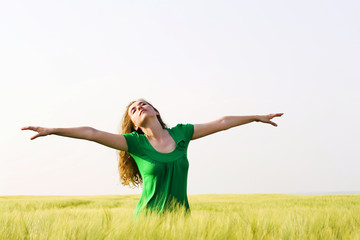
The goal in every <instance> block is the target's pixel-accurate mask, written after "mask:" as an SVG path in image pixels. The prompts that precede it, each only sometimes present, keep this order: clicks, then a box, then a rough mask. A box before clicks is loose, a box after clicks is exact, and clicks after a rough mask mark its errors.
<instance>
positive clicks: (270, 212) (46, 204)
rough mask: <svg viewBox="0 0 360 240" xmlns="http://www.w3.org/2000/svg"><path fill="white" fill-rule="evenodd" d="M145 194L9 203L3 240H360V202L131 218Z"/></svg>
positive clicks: (258, 197)
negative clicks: (188, 215)
mask: <svg viewBox="0 0 360 240" xmlns="http://www.w3.org/2000/svg"><path fill="white" fill-rule="evenodd" d="M138 199H139V195H116V196H115V195H114V196H112V195H111V196H3V197H0V239H6V240H8V239H61V240H63V239H96V240H98V239H187V240H188V239H326V240H328V239H351V240H352V239H360V195H322V196H307V195H283V194H243V195H228V194H226V195H193V196H189V202H190V207H191V216H190V217H184V216H183V214H182V213H181V211H178V212H175V213H167V214H164V215H160V216H159V215H156V214H151V215H149V216H141V217H139V218H138V219H137V220H134V219H133V212H134V209H135V206H136V203H137V201H138Z"/></svg>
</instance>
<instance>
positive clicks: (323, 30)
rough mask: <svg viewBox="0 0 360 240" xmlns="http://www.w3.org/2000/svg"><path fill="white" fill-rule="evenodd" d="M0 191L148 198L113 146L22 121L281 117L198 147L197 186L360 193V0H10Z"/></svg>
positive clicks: (192, 174) (0, 6) (193, 188)
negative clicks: (136, 115) (129, 113)
mask: <svg viewBox="0 0 360 240" xmlns="http://www.w3.org/2000/svg"><path fill="white" fill-rule="evenodd" d="M0 31H1V38H0V79H1V88H0V109H1V114H0V131H1V134H2V136H1V138H0V149H1V150H0V195H105V194H139V193H141V189H131V188H129V187H125V186H122V185H121V184H120V180H119V173H118V171H117V164H118V158H117V151H116V150H115V149H111V148H108V147H105V146H102V145H100V144H97V143H94V142H90V141H86V140H79V139H72V138H67V137H60V136H55V135H51V136H47V137H42V138H38V139H36V140H33V141H31V140H30V137H32V136H33V135H35V133H34V132H31V131H21V130H20V129H21V127H24V126H29V125H30V126H31V125H32V126H42V127H64V128H65V127H79V126H90V127H93V128H96V129H99V130H102V131H108V132H112V133H118V132H119V129H120V128H119V127H120V123H121V118H122V116H123V114H124V111H125V108H126V106H127V105H128V103H129V102H131V101H132V100H136V99H138V98H145V99H146V100H147V101H149V102H150V103H152V104H153V105H154V106H155V107H156V108H157V109H158V110H159V111H160V113H161V116H162V118H163V120H164V121H165V123H166V124H167V125H168V126H169V127H173V126H175V125H176V124H178V123H192V124H198V123H205V122H209V121H213V120H215V119H218V118H220V117H222V116H237V115H239V116H242V115H243V116H246V115H265V114H269V113H284V115H283V116H282V117H280V118H274V119H273V121H274V122H276V123H277V124H278V127H274V126H272V125H270V124H265V123H261V122H252V123H249V124H245V125H241V126H238V127H235V128H232V129H229V130H227V131H222V132H219V133H215V134H213V135H210V136H207V137H204V138H200V139H197V140H194V141H191V142H190V145H189V149H188V159H189V164H190V168H189V175H188V194H210V193H214V194H227V193H233V194H248V193H290V194H301V193H321V192H348V191H360V174H359V169H360V153H359V151H358V149H359V137H360V128H359V124H358V123H359V121H360V112H359V105H360V104H359V103H360V96H359V89H360V81H359V80H360V68H359V66H360V3H359V1H355V0H354V1H347V0H345V1H319V0H311V1H306V0H305V1H279V0H275V1H265V0H262V1H220V0H215V1H200V0H191V1H187V0H182V1H143V0H138V1H110V0H103V1H80V0H71V1H49V0H46V1H45V0H43V1H38V0H34V1H25V0H14V1H2V2H1V3H0Z"/></svg>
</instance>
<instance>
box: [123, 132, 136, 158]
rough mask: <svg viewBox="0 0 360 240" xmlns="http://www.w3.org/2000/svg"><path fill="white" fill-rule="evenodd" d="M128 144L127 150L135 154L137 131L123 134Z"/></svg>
mask: <svg viewBox="0 0 360 240" xmlns="http://www.w3.org/2000/svg"><path fill="white" fill-rule="evenodd" d="M123 136H124V137H125V139H126V143H127V145H128V152H129V153H133V154H136V152H137V151H138V146H139V134H138V133H137V132H132V133H126V134H123Z"/></svg>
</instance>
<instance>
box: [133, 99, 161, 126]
mask: <svg viewBox="0 0 360 240" xmlns="http://www.w3.org/2000/svg"><path fill="white" fill-rule="evenodd" d="M128 114H129V116H130V118H131V121H132V122H133V123H134V125H135V130H137V129H138V127H141V126H143V125H144V124H145V123H146V121H147V120H148V119H149V118H151V117H155V118H156V115H158V114H159V113H158V112H156V111H155V109H154V108H153V107H152V106H151V105H150V104H149V103H147V102H145V101H135V102H134V103H133V104H131V105H130V107H129V110H128Z"/></svg>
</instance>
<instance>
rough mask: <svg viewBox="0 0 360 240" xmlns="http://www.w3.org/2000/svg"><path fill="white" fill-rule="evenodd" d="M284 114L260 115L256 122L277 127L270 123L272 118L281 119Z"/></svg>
mask: <svg viewBox="0 0 360 240" xmlns="http://www.w3.org/2000/svg"><path fill="white" fill-rule="evenodd" d="M283 114H284V113H271V114H268V115H260V116H258V119H257V122H263V123H270V124H271V125H273V126H275V127H277V126H278V125H277V124H276V123H274V122H272V121H270V120H271V119H272V118H274V117H281V116H282V115H283Z"/></svg>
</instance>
